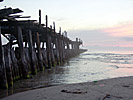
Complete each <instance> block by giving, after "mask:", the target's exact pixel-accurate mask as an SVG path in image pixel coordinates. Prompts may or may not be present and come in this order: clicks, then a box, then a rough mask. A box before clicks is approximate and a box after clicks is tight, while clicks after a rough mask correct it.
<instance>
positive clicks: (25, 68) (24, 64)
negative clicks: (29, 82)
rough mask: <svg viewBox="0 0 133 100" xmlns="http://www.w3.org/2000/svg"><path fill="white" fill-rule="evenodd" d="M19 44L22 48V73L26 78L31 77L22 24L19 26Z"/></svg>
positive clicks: (20, 48)
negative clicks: (24, 46)
mask: <svg viewBox="0 0 133 100" xmlns="http://www.w3.org/2000/svg"><path fill="white" fill-rule="evenodd" d="M17 39H18V45H19V50H20V59H19V60H20V63H21V70H22V75H23V77H24V78H29V72H28V63H27V61H26V58H25V54H24V48H23V37H22V29H21V27H20V26H18V38H17Z"/></svg>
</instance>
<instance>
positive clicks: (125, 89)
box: [1, 76, 133, 100]
mask: <svg viewBox="0 0 133 100" xmlns="http://www.w3.org/2000/svg"><path fill="white" fill-rule="evenodd" d="M107 99H109V100H133V76H130V77H121V78H113V79H106V80H100V81H94V82H86V83H78V84H68V85H59V86H52V87H47V88H41V89H35V90H30V91H26V92H21V93H16V94H14V95H11V96H8V97H5V98H3V99H1V100H107Z"/></svg>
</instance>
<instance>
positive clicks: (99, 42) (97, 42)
mask: <svg viewBox="0 0 133 100" xmlns="http://www.w3.org/2000/svg"><path fill="white" fill-rule="evenodd" d="M108 29H111V28H108ZM108 29H106V30H108ZM112 29H115V27H114V28H112ZM116 29H117V28H116ZM118 32H119V31H118ZM112 34H114V33H113V31H111V32H109V31H105V29H97V30H69V31H68V36H69V37H70V38H71V39H73V40H75V38H76V37H78V38H81V40H83V43H84V46H86V47H89V46H90V47H92V46H100V47H133V40H132V39H133V37H131V36H129V35H123V36H121V35H117V36H115V35H112Z"/></svg>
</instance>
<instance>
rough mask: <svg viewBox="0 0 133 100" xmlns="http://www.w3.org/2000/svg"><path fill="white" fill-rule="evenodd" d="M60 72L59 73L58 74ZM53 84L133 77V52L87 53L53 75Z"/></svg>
mask: <svg viewBox="0 0 133 100" xmlns="http://www.w3.org/2000/svg"><path fill="white" fill-rule="evenodd" d="M58 70H59V72H58ZM51 75H52V77H53V79H52V81H53V84H72V83H82V82H92V81H98V80H103V79H110V78H117V77H127V76H133V51H127V50H126V51H90V50H88V51H86V52H84V53H82V54H80V55H78V56H76V57H74V58H71V59H70V60H69V61H68V62H66V63H65V65H64V66H59V67H57V70H55V72H54V73H53V74H51Z"/></svg>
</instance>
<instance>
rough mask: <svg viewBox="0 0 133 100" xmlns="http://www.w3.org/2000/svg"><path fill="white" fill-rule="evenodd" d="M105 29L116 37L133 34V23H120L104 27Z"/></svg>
mask: <svg viewBox="0 0 133 100" xmlns="http://www.w3.org/2000/svg"><path fill="white" fill-rule="evenodd" d="M103 31H104V32H106V33H109V35H111V36H116V37H125V36H133V24H124V25H118V26H114V27H111V28H107V29H104V30H103Z"/></svg>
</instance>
